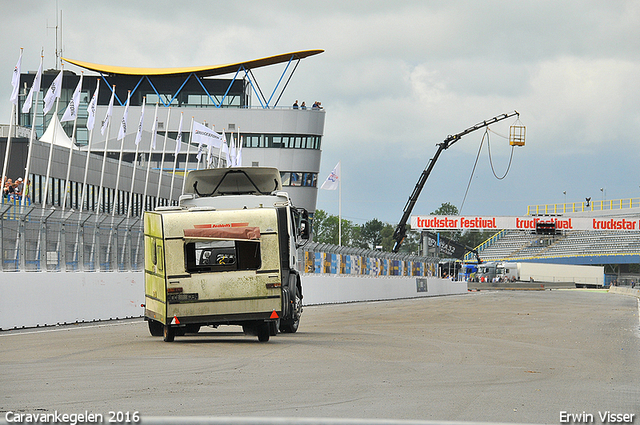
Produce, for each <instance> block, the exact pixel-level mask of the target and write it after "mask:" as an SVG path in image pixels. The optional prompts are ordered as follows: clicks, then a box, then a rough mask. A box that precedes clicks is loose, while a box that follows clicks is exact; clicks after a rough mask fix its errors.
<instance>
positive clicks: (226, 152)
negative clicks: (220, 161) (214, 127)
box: [218, 129, 231, 167]
mask: <svg viewBox="0 0 640 425" xmlns="http://www.w3.org/2000/svg"><path fill="white" fill-rule="evenodd" d="M222 140H223V141H222V152H224V154H225V160H226V161H227V167H231V157H229V145H227V136H225V134H224V129H223V130H222ZM219 166H220V165H218V167H219Z"/></svg>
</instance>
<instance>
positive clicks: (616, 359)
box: [0, 290, 640, 424]
mask: <svg viewBox="0 0 640 425" xmlns="http://www.w3.org/2000/svg"><path fill="white" fill-rule="evenodd" d="M638 313H639V303H638V300H637V299H636V298H634V297H629V296H624V295H617V294H609V293H606V292H598V291H584V290H552V291H549V290H547V291H500V292H484V291H483V292H474V293H468V294H464V295H456V296H447V297H436V298H422V299H410V300H398V301H385V302H371V303H353V304H342V305H326V306H315V307H306V308H305V311H304V313H303V317H302V322H301V325H300V329H299V331H298V332H297V333H296V334H284V335H283V334H280V335H278V336H275V337H272V338H271V340H270V341H269V342H267V343H260V342H258V340H257V338H255V337H249V336H244V335H243V334H242V333H241V330H240V328H239V327H220V328H218V329H211V328H206V329H204V330H203V331H201V333H200V334H198V335H194V336H185V337H176V340H175V342H173V343H165V342H163V341H162V338H156V337H151V336H150V335H149V333H148V331H147V326H146V323H145V322H143V321H142V320H139V319H135V320H129V321H121V322H113V323H102V324H98V325H76V326H65V327H59V328H54V329H39V330H34V329H30V330H22V331H4V332H1V333H0V359H1V360H0V411H1V412H2V413H1V416H0V423H2V422H4V420H5V417H6V416H5V415H6V412H16V413H45V412H54V411H58V412H61V413H68V414H73V413H84V412H89V413H93V414H97V413H101V414H103V415H105V417H106V416H107V415H108V412H109V411H115V412H124V413H127V412H129V413H132V412H139V414H140V415H141V416H142V418H144V417H145V416H233V417H280V418H282V417H287V418H311V417H313V418H365V419H393V420H399V419H413V420H429V421H471V422H508V423H555V424H557V423H560V422H561V421H560V415H561V412H567V413H572V414H580V413H583V412H584V413H587V414H591V415H593V416H594V422H593V423H601V421H600V419H599V416H598V412H605V411H610V412H615V413H627V414H635V416H634V420H633V421H634V422H635V423H637V424H640V323H639V318H638Z"/></svg>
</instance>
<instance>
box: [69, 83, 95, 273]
mask: <svg viewBox="0 0 640 425" xmlns="http://www.w3.org/2000/svg"><path fill="white" fill-rule="evenodd" d="M99 90H100V79H99V78H98V81H97V82H96V90H95V92H94V93H93V97H92V98H91V101H90V103H89V109H88V111H87V112H88V113H89V117H88V118H87V127H90V128H89V141H88V142H87V157H86V158H85V163H84V177H83V179H82V195H81V196H80V215H79V216H78V232H76V243H75V245H74V246H73V261H77V260H78V242H79V240H80V231H79V229H80V223H81V222H82V212H83V211H84V200H85V199H86V198H87V192H88V191H89V188H88V186H87V176H88V173H89V159H90V158H91V141H92V140H93V129H94V127H95V115H96V107H97V103H98V91H99ZM88 204H89V200H87V209H89V205H88ZM83 250H84V248H83ZM78 268H79V270H80V271H84V260H83V261H82V262H80V263H79V264H78Z"/></svg>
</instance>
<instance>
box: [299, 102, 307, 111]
mask: <svg viewBox="0 0 640 425" xmlns="http://www.w3.org/2000/svg"><path fill="white" fill-rule="evenodd" d="M300 109H304V110H306V109H307V104H306V103H304V102H302V106H301V107H300Z"/></svg>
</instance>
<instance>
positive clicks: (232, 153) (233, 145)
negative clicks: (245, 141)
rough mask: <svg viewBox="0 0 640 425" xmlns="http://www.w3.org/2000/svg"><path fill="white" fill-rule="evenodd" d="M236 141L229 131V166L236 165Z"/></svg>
mask: <svg viewBox="0 0 640 425" xmlns="http://www.w3.org/2000/svg"><path fill="white" fill-rule="evenodd" d="M236 154H237V152H236V141H235V140H234V139H233V133H231V147H230V149H229V157H230V158H231V165H230V167H235V166H236Z"/></svg>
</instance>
